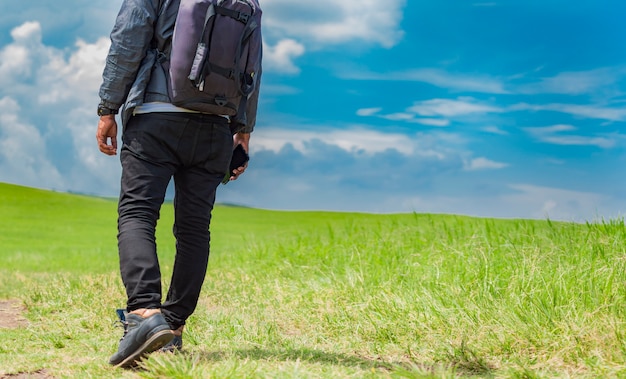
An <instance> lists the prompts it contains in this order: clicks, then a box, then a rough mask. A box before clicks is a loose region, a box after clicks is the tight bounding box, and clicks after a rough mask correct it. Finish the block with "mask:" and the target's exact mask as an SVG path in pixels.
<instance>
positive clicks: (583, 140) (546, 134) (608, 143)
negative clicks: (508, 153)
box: [523, 124, 616, 149]
mask: <svg viewBox="0 0 626 379" xmlns="http://www.w3.org/2000/svg"><path fill="white" fill-rule="evenodd" d="M523 130H524V131H526V132H527V133H528V134H530V135H531V136H533V137H534V138H535V139H537V140H538V141H541V142H545V143H551V144H555V145H575V146H596V147H599V148H603V149H610V148H612V147H614V146H615V145H616V141H615V139H612V138H608V137H596V136H580V135H572V134H563V133H564V132H573V131H575V130H577V129H576V127H574V126H572V125H566V124H557V125H551V126H545V127H529V128H524V129H523Z"/></svg>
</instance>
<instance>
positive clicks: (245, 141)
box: [230, 133, 250, 180]
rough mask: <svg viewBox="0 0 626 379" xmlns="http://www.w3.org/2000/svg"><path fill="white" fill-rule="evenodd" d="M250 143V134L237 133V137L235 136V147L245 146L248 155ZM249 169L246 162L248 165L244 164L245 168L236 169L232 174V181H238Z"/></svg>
mask: <svg viewBox="0 0 626 379" xmlns="http://www.w3.org/2000/svg"><path fill="white" fill-rule="evenodd" d="M249 143H250V133H235V135H234V136H233V147H235V146H237V145H241V146H243V149H244V150H245V151H246V153H248V154H250V152H249V150H248V145H249ZM247 167H248V162H246V164H244V165H243V166H241V167H238V168H236V169H234V170H233V172H232V173H231V174H232V175H231V177H230V180H237V178H238V177H239V175H241V174H243V173H244V171H246V168H247Z"/></svg>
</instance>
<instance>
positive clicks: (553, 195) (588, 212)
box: [502, 184, 616, 221]
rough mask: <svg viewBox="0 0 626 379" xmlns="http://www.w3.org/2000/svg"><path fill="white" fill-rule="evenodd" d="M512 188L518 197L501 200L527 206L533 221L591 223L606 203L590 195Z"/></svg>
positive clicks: (579, 192)
mask: <svg viewBox="0 0 626 379" xmlns="http://www.w3.org/2000/svg"><path fill="white" fill-rule="evenodd" d="M510 187H511V189H513V190H515V191H516V192H517V193H513V194H509V195H506V196H503V197H502V200H503V201H505V202H507V203H517V204H520V205H525V206H526V207H528V210H529V211H530V212H531V213H530V217H533V218H546V217H548V218H551V219H558V220H567V221H585V220H586V221H592V220H594V218H595V217H596V216H597V214H598V213H597V212H598V211H600V210H599V209H598V206H599V204H602V203H603V202H604V201H606V197H605V196H604V195H600V194H596V193H590V192H581V191H572V190H567V189H561V188H551V187H542V186H537V185H532V184H512V185H510ZM581 215H584V217H585V220H583V219H581ZM613 216H616V215H613Z"/></svg>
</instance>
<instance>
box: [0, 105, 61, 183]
mask: <svg viewBox="0 0 626 379" xmlns="http://www.w3.org/2000/svg"><path fill="white" fill-rule="evenodd" d="M20 111H21V110H20V107H19V105H18V103H17V101H15V100H14V99H12V98H9V97H3V98H1V99H0V162H2V164H1V165H0V181H4V182H11V183H18V184H23V185H29V186H36V187H44V188H64V181H63V179H62V178H61V175H60V174H59V172H58V170H57V169H56V167H54V165H52V164H51V163H50V161H48V159H47V157H46V155H47V152H46V141H45V139H44V137H43V136H42V135H41V133H40V132H39V130H38V129H37V128H36V127H35V126H33V125H29V124H28V123H25V122H24V121H22V120H21V119H20V116H19V115H20V113H21V112H20Z"/></svg>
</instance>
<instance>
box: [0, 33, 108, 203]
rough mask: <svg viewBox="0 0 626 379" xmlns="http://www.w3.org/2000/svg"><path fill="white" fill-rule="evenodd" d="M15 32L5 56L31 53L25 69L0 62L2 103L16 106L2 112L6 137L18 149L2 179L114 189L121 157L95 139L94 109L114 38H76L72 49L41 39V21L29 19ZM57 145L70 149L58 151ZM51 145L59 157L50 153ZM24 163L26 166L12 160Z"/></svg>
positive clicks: (9, 147) (0, 167)
mask: <svg viewBox="0 0 626 379" xmlns="http://www.w3.org/2000/svg"><path fill="white" fill-rule="evenodd" d="M11 34H12V36H13V38H14V41H13V43H11V44H8V45H6V46H4V47H2V49H0V57H2V58H5V57H7V56H9V57H11V56H13V55H12V54H13V52H15V51H16V50H17V51H21V52H22V53H23V54H22V55H20V56H22V57H25V58H24V59H21V60H20V64H21V67H12V66H7V65H2V66H0V83H2V84H3V85H2V87H1V88H0V95H1V96H4V100H3V103H2V105H3V108H6V109H10V110H11V111H7V110H6V109H5V110H4V112H2V113H3V115H2V119H1V122H2V128H3V134H2V136H1V137H0V143H1V144H2V146H3V147H4V151H7V152H8V151H10V152H11V155H12V158H11V159H5V160H3V162H2V163H0V172H2V173H3V177H2V180H6V181H13V182H16V183H20V184H26V185H33V186H45V187H54V188H56V189H59V190H68V189H71V190H73V191H85V192H98V190H109V191H110V190H111V189H113V188H116V187H117V184H116V181H115V180H112V179H114V177H115V176H114V175H115V173H117V172H118V171H119V170H118V167H119V163H118V162H117V160H115V159H110V160H106V159H105V158H106V157H104V156H102V157H100V156H99V155H102V154H99V153H98V149H97V146H96V143H95V130H96V124H97V117H95V111H94V110H95V106H96V104H97V103H98V95H97V93H98V87H99V84H100V82H101V80H102V69H103V67H104V60H105V57H106V53H107V51H108V46H109V41H108V39H107V38H101V39H99V40H98V41H96V43H93V44H89V43H86V42H84V41H81V40H78V41H77V42H76V44H75V46H74V48H73V49H71V50H59V49H55V48H52V47H49V46H45V45H44V44H43V43H42V42H41V28H40V26H39V24H38V23H25V24H23V25H21V26H18V27H16V28H14V29H13V31H12V33H11ZM2 62H5V60H4V59H2ZM17 72H20V73H21V75H16V73H17ZM25 73H27V74H28V76H26V74H25ZM25 79H27V80H25ZM7 99H9V100H7ZM7 125H10V127H8V126H7ZM58 139H62V141H59V140H58ZM59 144H60V145H61V146H64V147H67V148H68V150H67V151H63V152H62V153H61V154H59V148H58V145H59ZM47 151H56V155H54V154H51V155H50V156H49V157H48V155H47V154H48V153H47ZM98 154H99V155H98ZM22 161H23V162H24V164H25V169H24V170H23V172H20V171H19V170H16V169H15V167H14V162H18V163H19V162H22ZM61 165H62V166H61ZM60 172H63V175H64V176H65V177H64V178H63V180H61V174H60ZM13 177H14V179H11V178H13ZM15 178H21V179H20V180H17V179H15Z"/></svg>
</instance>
